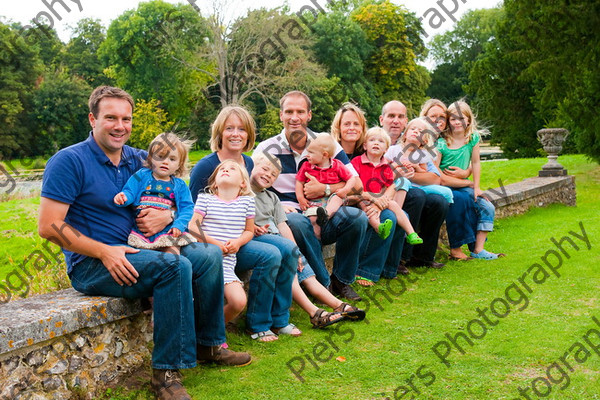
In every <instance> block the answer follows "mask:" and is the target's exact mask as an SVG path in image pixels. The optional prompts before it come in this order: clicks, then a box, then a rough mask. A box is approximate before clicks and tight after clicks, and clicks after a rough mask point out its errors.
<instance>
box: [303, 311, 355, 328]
mask: <svg viewBox="0 0 600 400" xmlns="http://www.w3.org/2000/svg"><path fill="white" fill-rule="evenodd" d="M334 315H340V317H339V318H335V319H332V318H331V317H333V316H334ZM345 319H346V317H345V316H344V315H343V314H342V313H340V312H337V311H334V312H327V311H325V310H323V309H322V308H319V309H318V310H317V311H316V312H315V315H313V316H312V317H310V323H311V324H312V326H313V328H317V329H320V328H325V327H326V326H329V325H333V324H335V323H336V322H341V321H343V320H345Z"/></svg>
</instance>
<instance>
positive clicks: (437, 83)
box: [427, 8, 503, 102]
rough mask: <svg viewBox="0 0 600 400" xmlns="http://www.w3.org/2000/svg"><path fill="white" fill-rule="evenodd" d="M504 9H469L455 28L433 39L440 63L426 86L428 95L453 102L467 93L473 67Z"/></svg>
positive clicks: (433, 45)
mask: <svg viewBox="0 0 600 400" xmlns="http://www.w3.org/2000/svg"><path fill="white" fill-rule="evenodd" d="M502 13H503V10H502V9H501V8H488V9H481V10H472V11H469V12H467V13H466V14H465V15H463V16H462V18H461V19H460V20H459V21H458V22H457V23H456V25H455V26H454V29H452V30H450V31H448V32H446V33H443V34H440V35H436V36H435V37H434V38H433V39H432V41H431V56H432V57H433V59H434V60H435V61H436V62H437V63H438V67H437V68H436V70H435V71H434V73H433V77H432V83H431V85H430V87H429V89H428V90H427V94H428V95H429V96H431V97H437V98H440V99H442V100H445V101H446V102H452V101H456V99H459V98H461V97H464V96H465V95H466V93H465V91H464V86H465V85H467V84H468V83H469V74H470V72H471V68H472V67H473V64H474V63H475V61H476V60H477V59H478V58H479V57H480V56H481V55H482V53H483V52H484V49H485V45H486V43H488V42H489V41H490V40H492V39H493V38H494V37H495V35H496V29H497V25H498V21H499V20H500V18H501V17H502ZM438 69H439V71H438Z"/></svg>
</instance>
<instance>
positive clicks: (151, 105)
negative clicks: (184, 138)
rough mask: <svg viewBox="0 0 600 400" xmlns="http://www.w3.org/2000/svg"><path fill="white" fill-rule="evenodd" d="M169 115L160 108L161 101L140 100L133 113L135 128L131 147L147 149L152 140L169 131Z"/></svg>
mask: <svg viewBox="0 0 600 400" xmlns="http://www.w3.org/2000/svg"><path fill="white" fill-rule="evenodd" d="M168 128H169V127H168V116H167V113H166V112H165V111H164V110H163V109H161V108H160V101H158V100H155V99H150V100H149V101H146V100H143V99H142V100H138V101H137V102H136V103H135V110H134V112H133V128H132V130H131V139H130V143H129V144H130V145H131V146H133V147H137V148H139V149H147V148H148V146H149V145H150V142H152V140H153V139H154V138H155V137H156V136H158V135H160V134H161V133H163V132H167V131H168V130H169V129H168Z"/></svg>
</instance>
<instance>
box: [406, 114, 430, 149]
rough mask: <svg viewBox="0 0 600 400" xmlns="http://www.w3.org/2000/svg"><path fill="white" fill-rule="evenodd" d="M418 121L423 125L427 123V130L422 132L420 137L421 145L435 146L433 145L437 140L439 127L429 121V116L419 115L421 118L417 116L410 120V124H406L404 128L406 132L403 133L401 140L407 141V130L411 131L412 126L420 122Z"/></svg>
mask: <svg viewBox="0 0 600 400" xmlns="http://www.w3.org/2000/svg"><path fill="white" fill-rule="evenodd" d="M418 123H422V124H423V125H425V132H423V133H422V135H421V137H420V138H419V139H420V142H421V146H420V147H423V146H425V145H426V146H427V147H433V145H434V144H435V141H436V139H437V135H436V132H437V129H436V128H435V127H434V126H433V125H432V124H431V123H430V122H429V121H428V119H427V118H425V117H419V118H415V119H412V120H410V122H409V123H408V124H406V128H405V129H404V132H403V133H402V136H400V142H401V143H405V142H406V132H408V131H409V129H410V128H412V126H413V125H415V124H418Z"/></svg>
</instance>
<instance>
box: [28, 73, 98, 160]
mask: <svg viewBox="0 0 600 400" xmlns="http://www.w3.org/2000/svg"><path fill="white" fill-rule="evenodd" d="M91 91H92V88H91V87H90V86H89V85H88V84H87V83H86V82H85V81H84V80H83V79H81V78H79V77H74V76H71V75H69V74H68V73H67V72H66V71H65V70H58V71H54V72H49V73H47V74H46V75H45V77H44V79H43V80H42V82H41V83H40V85H39V88H38V89H37V90H35V91H34V92H33V96H32V102H31V103H32V107H31V110H29V113H28V115H29V118H30V119H31V120H32V126H34V127H35V129H34V132H35V135H34V136H33V137H32V140H31V142H30V143H29V149H30V151H31V154H32V155H51V154H54V153H55V152H57V151H58V150H59V149H61V148H63V147H67V146H69V145H71V144H73V143H77V142H80V141H82V140H84V139H85V138H86V137H87V136H88V132H89V130H90V124H89V121H88V117H87V116H88V108H87V100H88V97H89V95H90V92H91Z"/></svg>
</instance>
